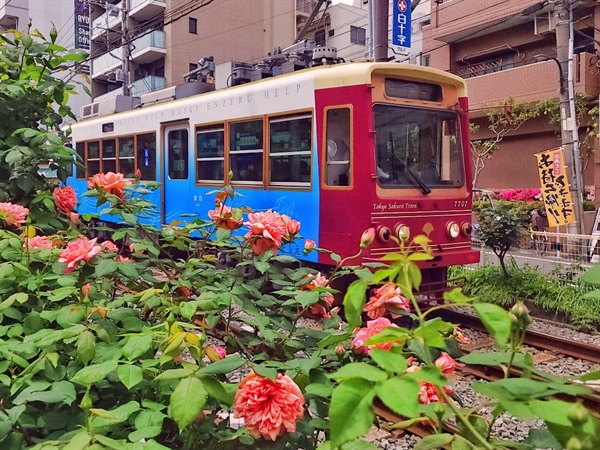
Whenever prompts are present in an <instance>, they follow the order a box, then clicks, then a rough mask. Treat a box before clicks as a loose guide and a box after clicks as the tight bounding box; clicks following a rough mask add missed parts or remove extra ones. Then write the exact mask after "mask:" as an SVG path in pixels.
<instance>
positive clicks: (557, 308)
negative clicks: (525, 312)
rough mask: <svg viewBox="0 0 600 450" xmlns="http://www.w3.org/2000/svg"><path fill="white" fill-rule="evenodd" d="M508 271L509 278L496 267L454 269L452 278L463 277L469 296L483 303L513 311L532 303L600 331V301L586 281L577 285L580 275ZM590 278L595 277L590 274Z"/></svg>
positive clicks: (512, 268)
mask: <svg viewBox="0 0 600 450" xmlns="http://www.w3.org/2000/svg"><path fill="white" fill-rule="evenodd" d="M508 270H509V273H510V275H511V276H510V277H509V278H507V277H506V276H504V273H503V272H502V270H501V268H500V267H497V266H487V267H479V268H477V269H465V268H460V267H453V268H452V271H451V274H450V276H452V277H457V278H464V280H465V286H468V292H469V294H470V295H473V296H475V297H477V298H478V299H481V300H482V301H487V302H492V303H495V304H497V305H501V306H503V307H507V308H510V307H512V306H513V305H514V304H515V303H516V302H517V301H519V300H529V301H530V302H531V303H532V304H533V305H536V306H538V307H539V308H541V309H543V310H544V311H546V312H547V313H548V314H557V315H558V316H561V317H564V318H565V320H567V321H568V323H569V324H571V325H573V326H575V327H578V328H589V329H596V328H598V326H599V320H598V317H600V299H598V298H596V297H594V296H592V295H591V294H589V293H588V292H589V291H590V288H588V287H587V286H586V285H585V283H584V281H583V280H585V279H586V278H583V277H582V278H583V280H582V281H581V282H577V281H576V279H575V278H577V277H578V276H579V275H578V274H575V275H571V274H568V273H567V274H566V273H563V272H560V271H558V270H557V271H556V272H555V273H553V274H552V275H551V276H547V275H544V274H542V273H540V272H539V270H537V268H536V267H531V266H528V265H525V266H523V267H517V266H516V264H514V263H513V264H509V265H508ZM596 270H597V269H596ZM590 277H593V273H592V272H591V271H590ZM569 278H570V281H569Z"/></svg>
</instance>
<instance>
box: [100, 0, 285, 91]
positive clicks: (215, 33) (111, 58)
mask: <svg viewBox="0 0 600 450" xmlns="http://www.w3.org/2000/svg"><path fill="white" fill-rule="evenodd" d="M296 16H297V10H296V0H277V1H272V0H255V1H251V2H250V1H244V2H239V1H237V0H214V1H209V0H204V1H190V0H121V1H114V0H108V1H107V2H98V3H97V4H94V5H93V6H92V8H91V19H92V31H91V52H92V58H93V60H92V65H91V80H92V95H93V97H94V100H95V101H96V100H102V99H104V98H107V97H111V96H116V95H120V94H121V95H122V94H123V93H125V94H130V95H131V96H140V95H143V94H145V93H148V92H152V91H155V90H159V89H163V88H165V87H170V86H174V85H177V84H180V83H183V82H184V78H183V77H184V75H185V74H186V73H188V72H189V71H191V70H193V69H195V68H197V66H198V61H199V60H200V59H202V58H204V57H207V56H212V57H213V58H214V61H215V63H216V64H219V63H223V62H229V61H256V60H258V59H260V58H261V57H263V56H266V55H267V54H268V53H270V52H272V51H273V49H274V48H275V47H277V46H280V47H285V46H288V45H291V44H292V43H293V42H294V39H295V31H296V20H297V19H296ZM124 86H125V91H124V89H123V87H124Z"/></svg>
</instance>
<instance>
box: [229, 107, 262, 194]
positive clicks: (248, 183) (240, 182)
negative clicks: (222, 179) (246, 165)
mask: <svg viewBox="0 0 600 450" xmlns="http://www.w3.org/2000/svg"><path fill="white" fill-rule="evenodd" d="M268 117H269V116H266V115H261V116H253V117H244V118H240V119H236V120H230V121H227V122H226V126H227V129H226V130H227V133H226V136H225V138H226V139H227V141H226V143H225V154H226V164H225V167H226V169H225V171H226V173H229V172H230V171H231V170H232V169H231V167H232V164H231V159H232V158H231V156H232V153H233V154H250V153H260V154H261V164H262V166H261V171H262V172H261V179H260V180H240V179H236V174H235V173H234V174H233V179H232V180H231V184H232V185H238V186H245V187H246V186H247V187H260V188H262V189H265V187H266V186H265V174H266V167H265V136H266V134H267V133H266V130H265V128H266V123H267V121H268ZM259 120H260V121H261V122H262V131H261V133H262V148H260V149H258V148H256V149H246V150H238V151H232V149H231V134H232V130H231V127H232V126H235V125H237V124H241V123H247V122H256V121H259Z"/></svg>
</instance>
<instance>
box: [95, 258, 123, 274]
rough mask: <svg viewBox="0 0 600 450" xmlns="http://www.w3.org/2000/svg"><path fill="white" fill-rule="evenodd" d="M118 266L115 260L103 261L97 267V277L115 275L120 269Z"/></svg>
mask: <svg viewBox="0 0 600 450" xmlns="http://www.w3.org/2000/svg"><path fill="white" fill-rule="evenodd" d="M118 267H119V266H118V264H117V262H116V261H115V260H114V259H103V260H101V261H100V262H99V263H98V264H97V265H96V270H95V273H94V274H95V276H96V277H98V278H100V277H103V276H105V275H110V274H112V273H115V272H116V271H117V269H118Z"/></svg>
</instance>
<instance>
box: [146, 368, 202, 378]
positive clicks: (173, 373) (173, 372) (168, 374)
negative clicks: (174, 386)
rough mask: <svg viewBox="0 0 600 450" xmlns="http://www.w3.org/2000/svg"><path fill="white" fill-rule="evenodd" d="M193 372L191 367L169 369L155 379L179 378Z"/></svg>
mask: <svg viewBox="0 0 600 450" xmlns="http://www.w3.org/2000/svg"><path fill="white" fill-rule="evenodd" d="M195 373H196V371H195V370H192V369H169V370H165V371H164V372H163V373H161V374H160V375H159V376H157V377H156V378H155V380H180V379H182V378H186V377H189V376H191V375H193V374H195Z"/></svg>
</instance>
